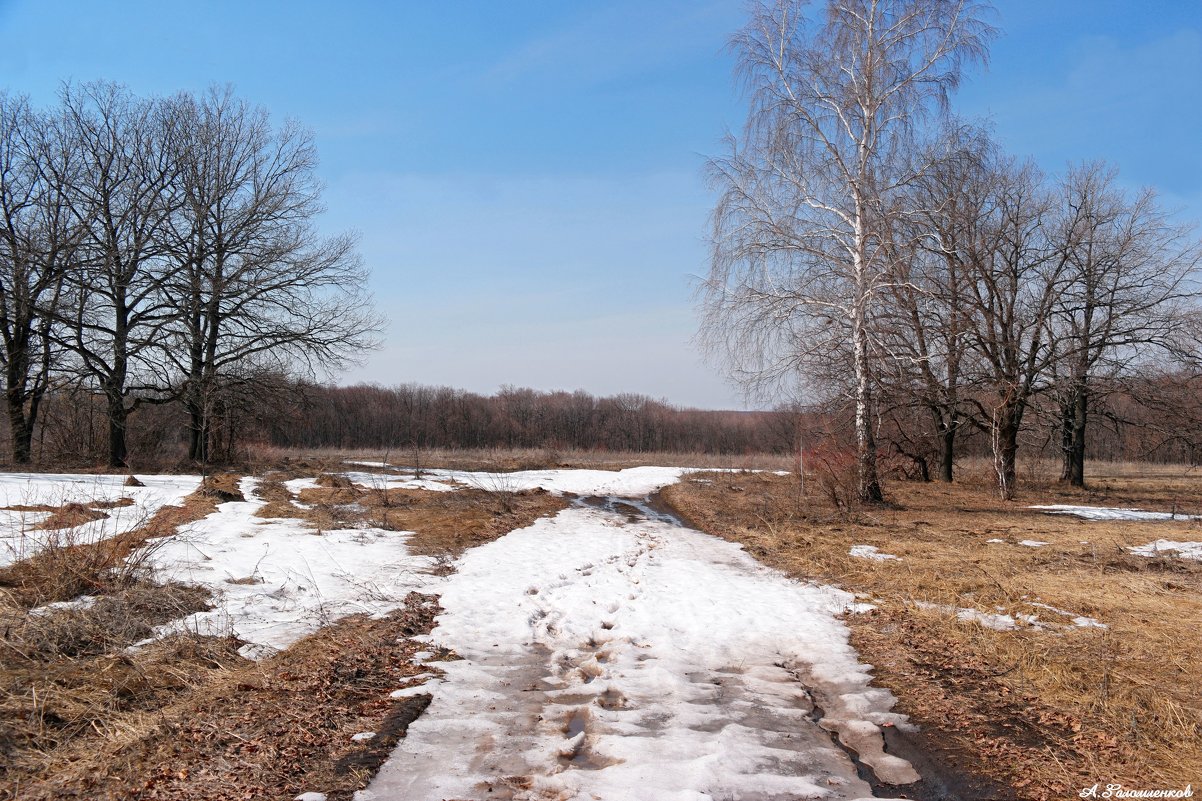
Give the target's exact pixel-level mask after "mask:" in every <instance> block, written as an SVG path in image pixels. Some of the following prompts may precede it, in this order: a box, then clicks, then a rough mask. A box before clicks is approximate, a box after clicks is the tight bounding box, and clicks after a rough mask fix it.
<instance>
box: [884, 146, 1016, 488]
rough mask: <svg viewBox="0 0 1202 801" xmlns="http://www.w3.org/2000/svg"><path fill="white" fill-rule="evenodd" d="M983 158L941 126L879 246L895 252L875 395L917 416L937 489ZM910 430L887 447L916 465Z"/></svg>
mask: <svg viewBox="0 0 1202 801" xmlns="http://www.w3.org/2000/svg"><path fill="white" fill-rule="evenodd" d="M993 149H994V145H993V144H992V143H991V142H990V140H989V138H988V136H987V135H986V133H985V132H984V131H982V130H979V129H975V128H972V127H969V126H962V125H958V124H956V125H949V126H948V127H947V129H946V131H945V133H944V134H943V136H941V137H940V138H939V140H937V141H936V143H935V144H934V145H933V146H932V148H931V149H930V151H929V152H928V154H927V155H926V156H925V161H926V162H927V163H929V164H930V165H931V166H930V168H929V169H927V170H926V172H925V173H924V174H923V175H921V176H919V177H918V179H917V180H915V181H914V182H913V183H912V185H911V187H910V192H909V194H908V195H907V198H906V200H905V203H906V204H907V206H908V207H909V213H906V214H898V215H895V219H894V221H893V222H894V224H893V225H892V226H891V228H890V236H889V237H888V239H887V240H886V242H887V243H888V244H889V246H890V247H892V248H893V249H894V251H895V252H894V253H893V255H892V258H891V259H890V269H891V275H890V282H889V304H888V308H887V309H886V311H885V313H884V314H883V315H882V320H881V325H880V335H879V336H880V339H881V341H882V342H883V347H884V349H885V350H886V351H887V352H888V355H889V359H888V360H887V362H886V364H887V365H890V366H892V368H893V369H892V370H890V371H886V372H885V373H884V384H885V392H886V394H887V395H888V396H889V397H890V398H891V399H892V403H893V405H894V406H898V407H911V406H912V407H917V408H919V409H922V410H925V412H926V414H927V415H928V416H929V418H930V420H931V422H932V424H933V427H934V438H935V440H936V442H935V443H934V447H930V448H929V451H930V452H934V453H937V454H938V460H939V477H940V479H941V480H943V481H947V482H950V481H952V480H953V477H954V469H955V468H954V466H955V458H956V438H957V435H958V434H959V433H960V431H961V429H962V428H963V427H964V425H965V423H966V415H965V411H964V401H963V399H962V397H961V396H962V394H963V393H964V391H965V389H966V388H967V387H966V385H967V384H968V382H969V381H970V378H971V360H972V353H971V350H970V341H969V334H970V331H971V323H970V320H969V316H970V315H971V301H970V297H969V282H970V281H972V280H973V279H972V273H971V270H970V268H969V265H967V264H966V259H968V258H970V257H971V254H972V253H973V250H974V249H973V243H972V242H970V241H966V239H965V237H971V236H974V235H975V233H976V229H975V227H974V226H973V225H971V224H969V225H965V222H966V221H969V220H974V221H981V220H983V217H984V216H985V215H986V214H987V213H988V212H987V206H988V204H989V199H988V195H987V191H985V190H986V187H985V186H984V183H983V182H982V181H981V175H982V174H981V166H982V163H983V162H984V161H985V160H987V159H988V158H989V156H990V152H991V150H993ZM911 419H912V418H911ZM912 427H913V425H912V424H911V425H909V426H905V425H899V426H896V427H894V429H893V430H894V432H895V434H896V435H897V436H898V437H900V438H901V439H903V440H906V439H909V440H912V441H911V442H909V443H908V444H907V445H906V447H905V448H903V447H900V446H901V443H895V447H897V448H898V450H899V451H901V452H902V453H904V454H905V455H908V456H910V457H911V458H913V459H915V460H916V461H918V457H919V456H920V455H921V454H922V452H923V450H924V448H923V445H922V443H921V441H920V440H921V437H920V436H919V437H913V436H910V435H909V432H908V429H909V428H912ZM919 466H920V469H923V466H922V465H921V464H920V465H919ZM924 472H925V471H924Z"/></svg>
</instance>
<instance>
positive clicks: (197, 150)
mask: <svg viewBox="0 0 1202 801" xmlns="http://www.w3.org/2000/svg"><path fill="white" fill-rule="evenodd" d="M173 108H174V111H175V114H176V116H177V118H178V124H179V127H180V135H179V136H178V138H177V139H176V140H175V148H174V150H173V153H172V158H173V161H174V162H175V164H176V165H177V167H178V176H177V177H176V179H175V183H176V184H177V187H178V193H179V195H180V198H181V202H180V203H179V204H178V206H177V207H176V208H175V209H174V210H173V213H172V214H171V216H170V218H169V221H168V222H169V224H168V225H167V226H165V228H164V236H163V238H162V241H163V250H164V251H165V252H168V253H170V255H171V259H170V262H171V270H170V271H169V273H168V277H167V278H166V280H165V281H164V282H163V285H162V299H163V305H164V306H165V307H166V308H167V309H169V310H170V315H171V317H170V323H169V324H168V326H167V331H168V334H169V336H168V339H169V341H170V343H171V345H172V347H171V348H170V349H169V350H168V352H167V353H168V358H169V359H170V361H171V364H172V365H173V367H174V370H175V371H176V372H178V374H180V375H182V376H183V379H182V397H183V400H184V405H185V407H186V409H187V411H188V415H189V421H190V422H189V457H190V458H192V459H194V460H197V461H201V462H204V461H207V460H208V457H209V446H210V442H209V437H210V424H211V420H212V417H213V415H214V413H215V409H214V404H215V403H217V402H218V400H219V396H220V393H221V392H222V388H223V387H225V386H228V385H230V384H231V383H242V382H248V381H249V382H252V383H253V382H254V381H255V376H257V375H264V374H271V375H275V374H279V373H290V372H294V371H295V370H297V369H298V368H299V369H302V370H304V371H305V372H306V373H308V374H311V373H312V372H313V370H314V369H315V368H330V367H334V366H337V365H339V364H341V363H342V362H343V361H345V360H346V359H347V358H348V357H352V356H356V355H358V354H360V353H362V351H363V350H365V349H367V348H370V347H372V345H373V341H374V340H373V335H374V333H375V331H376V330H377V329H378V327H379V321H378V320H377V318H376V317H375V314H374V312H373V311H372V310H371V304H370V302H369V301H368V299H367V298H366V297H365V295H364V291H365V289H364V287H365V283H366V273H365V272H364V270H363V267H362V265H361V263H360V260H359V258H358V256H357V254H356V253H355V248H354V239H353V238H352V237H350V236H338V237H333V238H323V237H321V236H319V235H318V234H317V233H316V232H315V230H314V228H313V224H314V218H315V217H316V216H317V214H318V213H319V212H320V211H321V206H320V204H319V199H318V195H319V189H320V187H319V186H318V184H317V181H316V178H315V176H314V169H315V167H316V163H317V155H316V150H315V148H314V146H313V141H312V137H311V135H310V134H309V133H308V132H306V131H304V130H302V129H301V128H299V127H298V126H296V125H293V124H287V125H285V126H283V127H282V128H280V129H278V130H276V129H273V128H272V126H271V122H270V119H269V117H268V114H267V112H266V111H265V110H263V109H260V108H254V107H252V106H250V105H248V104H247V103H245V102H244V101H241V100H238V99H237V98H235V97H234V95H233V93H232V92H231V91H230V90H229V89H224V90H221V89H213V90H210V91H209V92H208V93H206V94H205V95H203V96H202V97H200V98H199V99H196V98H192V97H189V96H184V97H180V98H178V99H177V100H176V101H175V102H174V103H173Z"/></svg>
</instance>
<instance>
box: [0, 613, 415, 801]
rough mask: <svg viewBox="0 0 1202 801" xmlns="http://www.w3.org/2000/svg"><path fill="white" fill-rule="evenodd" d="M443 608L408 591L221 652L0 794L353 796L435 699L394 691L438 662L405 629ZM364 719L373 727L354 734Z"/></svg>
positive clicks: (203, 800) (337, 800)
mask: <svg viewBox="0 0 1202 801" xmlns="http://www.w3.org/2000/svg"><path fill="white" fill-rule="evenodd" d="M437 611H438V609H437V606H436V604H435V603H433V599H432V598H431V597H430V596H422V595H418V594H417V593H413V594H411V595H410V596H409V597H408V598H407V599H406V605H405V607H404V608H403V609H400V610H398V611H396V612H394V613H392V614H390V615H388V616H386V617H384V618H382V619H377V620H372V619H369V618H367V617H365V616H355V617H351V618H344V619H343V620H341V621H339V622H338V623H336V624H334V625H332V626H329V627H327V628H325V629H323V630H321V631H319V632H317V633H316V634H313V635H311V636H310V637H307V638H306V639H304V640H301V641H300V642H298V643H296V644H295V645H293V646H292V647H291V648H289V649H288V650H286V651H283V652H281V653H279V654H277V655H275V656H273V657H271V658H269V659H265V660H263V661H261V662H246V661H245V660H241V659H240V658H238V657H237V656H236V655H230V654H223V655H221V656H220V657H218V658H215V659H214V664H216V665H217V666H215V667H214V668H213V669H212V670H211V671H210V672H209V673H208V675H206V676H205V677H204V680H203V682H201V683H197V684H189V685H188V686H187V687H185V688H184V689H183V690H182V691H181V692H178V693H176V694H175V695H174V696H173V697H172V698H171V700H170V703H168V704H166V705H164V706H162V707H160V708H158V709H157V710H155V711H154V712H153V713H151V712H145V711H143V712H139V711H136V710H131V711H129V712H128V713H126V714H123V715H121V716H119V717H116V718H109V719H108V721H107V725H106V727H105V729H104V730H103V731H102V732H100V733H99V734H98V736H96V737H93V738H91V740H90V741H87V742H83V741H76V742H75V743H73V744H70V745H68V746H65V747H63V748H61V749H59V750H57V751H54V752H51V753H49V754H46V755H45V758H44V760H43V762H42V763H41V764H40V765H31V766H30V767H31V768H40V770H29V771H27V772H26V773H25V778H24V780H23V781H22V783H21V784H20V786H18V785H17V784H16V783H15V782H14V781H13V780H12V779H11V778H10V779H9V782H8V786H7V788H6V789H0V799H5V801H7V800H8V799H17V798H20V799H22V800H23V801H25V800H28V801H34V800H35V799H36V800H38V801H42V800H45V801H50V799H56V800H57V799H174V800H176V801H182V800H183V799H189V800H195V801H209V800H210V799H214V798H246V799H269V798H277V799H291V798H293V797H295V796H296V795H298V794H299V793H302V792H306V791H320V792H324V793H326V794H327V795H328V796H329V798H331V799H332V800H333V801H343V800H345V799H349V798H350V797H351V795H352V793H353V792H354V791H355V790H357V789H360V788H362V787H364V786H365V785H366V783H367V780H368V779H369V778H370V776H372V775H373V774H374V773H375V771H376V770H378V768H379V766H380V764H382V763H383V761H384V760H385V759H386V758H387V756H388V755H389V754H390V753H391V751H392V749H393V748H394V747H395V745H396V743H397V741H398V740H399V739H400V738H401V737H403V736H404V734H405V730H406V728H407V727H408V724H409V723H410V722H411V721H412V720H413V719H414V718H416V717H417V716H418V715H420V714H421V712H422V711H423V710H424V709H425V706H426V704H427V703H428V702H429V696H423V695H417V696H414V697H410V698H402V699H392V698H390V697H389V691H391V690H393V689H396V688H397V687H399V686H402V685H403V683H404V682H405V679H406V677H408V676H413V675H416V674H417V673H420V672H425V671H428V670H430V669H431V668H430V666H417V665H414V664H413V663H412V661H411V658H412V656H413V654H414V653H415V652H416V651H418V650H422V649H426V648H428V647H429V646H427V645H424V644H423V645H419V644H418V643H415V642H414V641H413V640H412V639H410V638H411V637H413V636H415V635H417V634H424V633H426V632H428V631H429V630H430V628H431V627H432V625H433V618H434V615H435V614H436V613H437ZM231 657H232V658H231ZM364 731H371V732H376V733H377V735H376V737H375V738H374V739H372V740H369V741H367V742H355V741H353V740H351V736H352V735H353V734H356V733H359V732H364Z"/></svg>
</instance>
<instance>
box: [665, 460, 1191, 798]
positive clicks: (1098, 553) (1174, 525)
mask: <svg viewBox="0 0 1202 801" xmlns="http://www.w3.org/2000/svg"><path fill="white" fill-rule="evenodd" d="M1200 478H1202V477H1198V476H1196V475H1195V474H1194V473H1193V472H1192V471H1189V470H1186V469H1184V468H1176V467H1162V468H1147V467H1139V466H1134V465H1107V466H1102V467H1101V468H1099V469H1098V470H1096V471H1095V472H1094V473H1093V474H1092V475H1090V489H1089V490H1086V491H1069V490H1068V489H1066V488H1063V487H1060V486H1059V485H1057V484H1055V483H1054V482H1050V481H1045V482H1042V483H1041V485H1040V486H1037V487H1034V488H1030V487H1029V488H1028V489H1027V490H1026V491H1025V492H1024V493H1023V494H1022V496H1021V498H1020V501H1019V502H1017V503H1011V504H1006V503H1002V502H1000V501H998V500H996V498H995V497H994V494H993V491H992V487H991V486H990V484H989V483H988V481H987V476H985V475H979V476H970V477H969V478H968V479H967V480H966V481H964V482H962V483H960V484H957V485H955V486H947V485H939V484H911V483H893V484H890V485H889V488H888V495H889V499H890V500H891V501H892V505H891V506H890V507H886V508H880V509H871V510H861V511H846V510H839V509H836V508H835V507H834V506H832V504H831V503H830V500H829V499H828V498H825V497H823V496H822V495H821V493H822V488H821V487H820V486H817V483H818V482H814V481H811V486H810V487H809V492H808V493H807V494H806V495H805V496H804V497H801V496H800V495H799V489H798V486H797V481H796V477H780V476H772V475H763V474H744V475H736V476H729V475H720V476H719V475H714V476H694V477H690V478H686V479H685V480H684V481H682V482H681V483H680V484H678V485H675V486H673V487H669V488H668V489H667V490H666V491H665V496H666V498H667V499H668V500H669V502H671V503H672V504H673V506H675V507H676V508H677V509H678V510H680V511H681V513H682V514H684V515H685V516H687V518H688V519H689V520H690V521H691V522H693V523H694V524H695V525H697V526H698V527H699V528H701V529H702V530H705V531H709V532H712V533H715V534H718V535H719V536H723V537H726V538H728V539H731V540H733V541H736V542H739V543H741V544H743V545H744V546H745V547H746V548H747V550H748V551H749V552H750V553H752V554H754V555H755V556H756V557H757V558H758V559H760V560H762V561H764V562H765V563H767V564H770V565H773V566H775V567H778V568H780V569H782V570H784V571H786V572H787V573H789V574H791V575H795V576H798V577H806V578H812V579H816V580H820V581H823V582H831V583H834V584H836V585H838V586H841V587H843V588H845V589H847V590H850V591H852V592H854V593H856V594H857V597H860V598H861V599H862V600H864V601H865V602H867V603H870V604H872V605H873V606H874V607H875V608H874V609H872V610H871V611H868V612H866V613H863V614H858V615H851V616H849V617H848V621H847V622H848V625H849V626H851V628H852V631H853V643H854V644H855V646H856V647H857V649H858V650H859V651H860V653H861V655H862V656H863V658H864V659H865V661H867V662H869V663H870V664H872V665H874V667H875V672H874V673H875V675H876V677H877V680H878V681H879V682H880V683H881V684H883V685H884V686H886V687H888V688H889V689H891V690H892V691H893V693H894V694H895V695H896V696H897V697H898V698H899V709H900V710H902V711H904V712H905V713H906V714H908V715H910V717H911V719H912V720H914V721H916V722H918V723H920V724H921V725H922V726H923V727H924V729H925V732H926V734H925V737H924V739H923V742H924V744H925V745H926V746H927V747H929V748H932V749H934V750H936V751H938V752H939V753H941V754H942V755H943V756H944V757H945V758H947V759H949V760H950V761H951V762H952V763H953V764H959V765H962V766H964V767H966V768H969V769H972V770H974V771H977V772H983V773H985V774H988V775H990V776H992V777H994V778H996V779H997V780H998V781H1000V782H1001V783H1002V784H1004V785H1005V786H1009V787H1013V788H1015V790H1016V791H1017V793H1018V795H1019V796H1020V797H1030V798H1063V797H1068V796H1069V795H1075V794H1076V791H1077V790H1079V789H1081V788H1083V787H1086V786H1090V785H1092V784H1094V783H1095V782H1098V781H1101V782H1104V783H1105V782H1108V781H1114V782H1120V783H1122V784H1124V785H1125V786H1126V787H1129V788H1130V787H1144V788H1148V787H1169V788H1171V787H1181V788H1184V786H1185V785H1186V784H1188V783H1190V782H1193V783H1194V785H1195V786H1196V785H1197V782H1198V779H1199V777H1200V776H1202V745H1200V743H1202V738H1200V734H1202V660H1199V659H1198V646H1199V639H1198V626H1199V622H1200V621H1202V564H1199V563H1198V562H1197V561H1191V560H1187V559H1180V558H1176V557H1175V555H1173V554H1171V553H1166V554H1165V555H1163V556H1159V557H1157V558H1146V557H1143V556H1136V555H1133V554H1131V553H1130V552H1128V550H1127V549H1128V548H1129V547H1131V546H1141V545H1144V544H1146V543H1149V542H1152V541H1154V540H1158V539H1169V540H1178V541H1195V542H1196V541H1198V540H1200V539H1202V524H1200V523H1199V522H1198V521H1188V520H1187V521H1178V522H1140V521H1130V520H1120V521H1086V520H1081V519H1078V518H1076V517H1071V516H1061V515H1049V514H1044V513H1041V512H1039V511H1035V510H1030V509H1027V508H1026V507H1027V506H1028V505H1035V504H1088V505H1096V506H1131V507H1139V508H1142V509H1147V510H1159V511H1165V512H1171V511H1174V510H1175V511H1177V512H1178V513H1195V512H1198V511H1199V510H1200V509H1202V480H1200ZM1039 542H1042V543H1045V544H1043V545H1033V544H1023V543H1039ZM853 546H873V547H875V548H876V549H878V551H877V553H876V554H875V556H876V557H878V558H871V556H872V555H873V554H871V552H867V553H865V551H864V550H863V549H860V550H859V551H858V552H859V553H861V554H864V555H862V556H853V555H851V554H850V553H849V552H850V551H851V550H852V548H853ZM884 555H889V556H895V557H897V558H896V559H890V558H881V557H883V556H884ZM865 557H868V558H865ZM968 610H971V611H968ZM991 626H992V627H991ZM999 629H1000V630H999Z"/></svg>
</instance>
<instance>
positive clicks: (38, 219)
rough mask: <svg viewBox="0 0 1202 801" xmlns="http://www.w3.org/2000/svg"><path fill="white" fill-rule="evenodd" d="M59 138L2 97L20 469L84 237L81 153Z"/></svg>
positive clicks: (1, 211)
mask: <svg viewBox="0 0 1202 801" xmlns="http://www.w3.org/2000/svg"><path fill="white" fill-rule="evenodd" d="M58 134H59V132H58V131H56V130H55V129H54V128H53V127H51V126H48V125H46V121H45V118H44V117H43V116H41V115H39V114H38V113H36V112H35V111H33V110H31V109H30V108H29V105H28V103H27V102H26V101H25V100H24V99H23V98H15V97H9V96H7V95H4V94H0V363H2V364H3V367H4V395H5V401H6V407H7V413H8V421H9V430H10V433H11V437H12V456H13V461H14V462H17V463H19V464H23V463H26V462H29V461H30V459H31V456H32V437H33V432H34V427H35V426H36V425H37V422H38V412H39V409H40V406H41V403H42V399H43V398H44V396H45V394H46V391H47V389H48V388H49V386H50V380H51V373H52V371H51V367H52V359H53V356H54V354H55V344H54V338H53V337H52V328H53V326H54V325H55V315H56V314H57V312H58V310H59V306H60V302H61V299H62V293H63V280H64V276H65V275H66V271H67V269H68V268H69V266H70V265H71V264H72V263H73V262H74V259H75V257H76V255H77V249H78V246H79V242H80V238H81V234H82V230H83V226H82V225H81V224H80V221H79V220H78V219H76V217H75V216H74V215H73V214H72V213H71V209H70V206H69V202H68V192H67V190H68V184H69V182H70V181H71V180H72V178H73V177H74V169H75V167H76V166H77V165H76V161H77V159H76V156H77V154H76V153H74V152H73V150H72V146H71V140H69V139H64V138H63V137H61V136H60V135H58Z"/></svg>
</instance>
